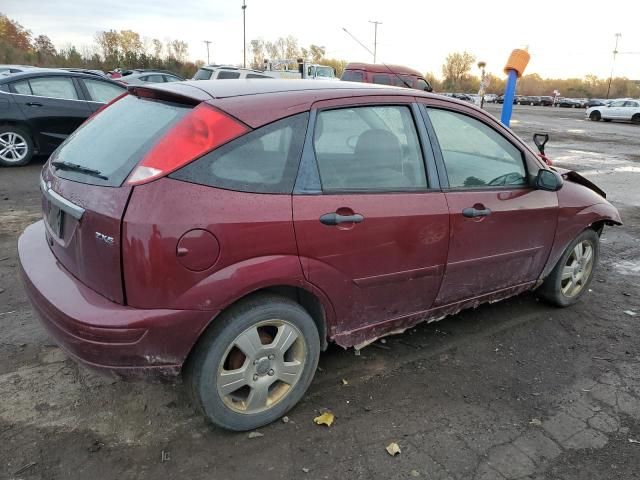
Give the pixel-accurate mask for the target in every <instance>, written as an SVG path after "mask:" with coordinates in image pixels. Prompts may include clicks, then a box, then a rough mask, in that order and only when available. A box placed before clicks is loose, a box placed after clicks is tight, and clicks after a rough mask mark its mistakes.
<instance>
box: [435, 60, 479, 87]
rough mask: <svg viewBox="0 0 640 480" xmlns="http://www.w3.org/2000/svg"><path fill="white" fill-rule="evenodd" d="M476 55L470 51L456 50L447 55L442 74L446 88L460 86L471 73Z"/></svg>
mask: <svg viewBox="0 0 640 480" xmlns="http://www.w3.org/2000/svg"><path fill="white" fill-rule="evenodd" d="M475 61H476V57H474V56H473V55H471V54H470V53H469V52H462V53H460V52H455V53H450V54H449V55H447V59H446V60H445V63H444V65H442V76H443V77H444V82H443V83H444V86H445V88H452V89H456V88H460V87H461V84H462V81H463V80H464V79H465V78H466V77H468V76H469V75H470V73H471V67H472V66H473V65H474V63H475Z"/></svg>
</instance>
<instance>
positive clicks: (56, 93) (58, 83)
mask: <svg viewBox="0 0 640 480" xmlns="http://www.w3.org/2000/svg"><path fill="white" fill-rule="evenodd" d="M23 82H25V83H27V84H28V85H29V86H30V88H31V92H30V93H29V92H28V91H27V88H26V86H24V85H22V83H23ZM23 82H15V83H14V84H13V88H14V89H15V90H16V91H17V92H18V93H22V94H23V95H36V96H38V97H50V98H59V99H62V100H77V99H78V92H76V87H75V86H74V85H73V81H72V80H71V79H70V78H69V77H39V78H31V79H29V80H24V81H23ZM18 84H21V85H18Z"/></svg>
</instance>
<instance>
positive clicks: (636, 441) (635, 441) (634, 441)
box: [629, 438, 640, 443]
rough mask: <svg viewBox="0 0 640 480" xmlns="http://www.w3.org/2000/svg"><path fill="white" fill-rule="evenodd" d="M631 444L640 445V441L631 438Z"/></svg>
mask: <svg viewBox="0 0 640 480" xmlns="http://www.w3.org/2000/svg"><path fill="white" fill-rule="evenodd" d="M629 443H640V440H636V439H635V438H630V439H629Z"/></svg>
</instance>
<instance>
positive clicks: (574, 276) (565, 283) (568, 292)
mask: <svg viewBox="0 0 640 480" xmlns="http://www.w3.org/2000/svg"><path fill="white" fill-rule="evenodd" d="M592 270H593V245H592V244H591V242H590V241H588V240H583V241H582V242H580V243H578V244H577V245H576V246H575V247H574V248H573V250H572V251H571V254H570V255H569V258H567V262H566V263H565V265H564V268H563V269H562V277H561V279H560V289H561V290H562V294H563V295H564V296H565V297H575V296H576V295H578V294H579V293H580V292H581V291H582V289H583V288H584V286H585V285H586V284H587V282H588V280H589V277H590V276H591V271H592Z"/></svg>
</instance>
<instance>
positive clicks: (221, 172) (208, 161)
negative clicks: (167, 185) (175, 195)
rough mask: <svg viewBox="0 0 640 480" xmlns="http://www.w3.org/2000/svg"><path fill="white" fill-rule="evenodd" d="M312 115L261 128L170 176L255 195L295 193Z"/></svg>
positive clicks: (299, 116) (299, 115) (281, 121)
mask: <svg viewBox="0 0 640 480" xmlns="http://www.w3.org/2000/svg"><path fill="white" fill-rule="evenodd" d="M308 117H309V114H308V113H306V112H305V113H300V114H298V115H293V116H291V117H287V118H284V119H282V120H278V121H276V122H274V123H271V124H269V125H266V126H264V127H261V128H258V129H257V130H254V131H252V132H250V133H248V134H246V135H243V136H242V137H240V138H238V139H236V140H233V141H231V142H229V143H228V144H227V145H224V146H222V147H220V148H218V149H216V150H214V151H213V152H211V153H208V154H207V155H205V156H203V157H202V158H200V159H199V160H196V161H195V162H193V163H191V164H189V165H187V166H186V167H184V168H182V169H181V170H178V171H177V172H175V173H174V174H172V175H170V176H171V178H176V179H178V180H184V181H187V182H192V183H198V184H200V185H208V186H212V187H218V188H224V189H227V190H236V191H239V192H253V193H289V194H290V193H291V192H292V191H293V185H294V183H295V179H296V174H297V173H298V165H299V163H300V157H301V155H302V146H303V144H304V137H305V133H306V131H307V120H308Z"/></svg>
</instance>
